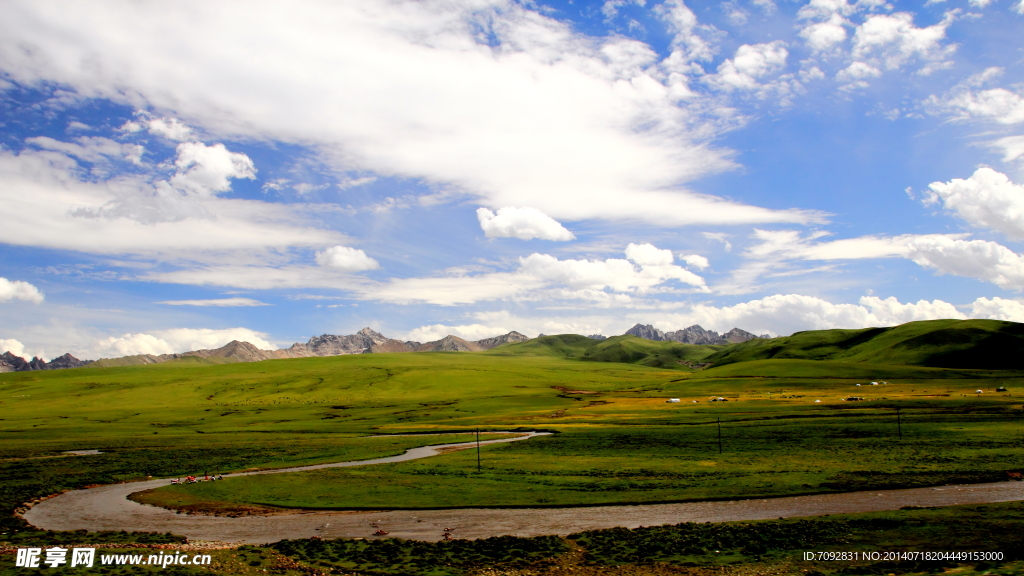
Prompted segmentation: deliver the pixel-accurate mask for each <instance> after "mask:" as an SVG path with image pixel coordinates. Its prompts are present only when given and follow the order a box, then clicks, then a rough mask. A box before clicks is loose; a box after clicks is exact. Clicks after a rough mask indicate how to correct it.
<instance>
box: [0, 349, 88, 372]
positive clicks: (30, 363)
mask: <svg viewBox="0 0 1024 576" xmlns="http://www.w3.org/2000/svg"><path fill="white" fill-rule="evenodd" d="M91 363H92V360H79V359H78V358H75V357H74V356H72V355H71V354H64V355H63V356H58V357H56V358H54V359H53V360H50V361H49V362H47V361H46V360H43V359H42V358H39V357H36V356H33V357H32V359H31V360H25V359H24V358H22V357H21V356H15V355H14V354H12V353H10V352H4V353H3V354H2V355H0V372H29V371H32V370H60V369H62V368H81V367H82V366H85V365H86V364H91Z"/></svg>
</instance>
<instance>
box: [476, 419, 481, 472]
mask: <svg viewBox="0 0 1024 576" xmlns="http://www.w3.org/2000/svg"><path fill="white" fill-rule="evenodd" d="M476 471H477V472H480V429H479V428H477V429H476Z"/></svg>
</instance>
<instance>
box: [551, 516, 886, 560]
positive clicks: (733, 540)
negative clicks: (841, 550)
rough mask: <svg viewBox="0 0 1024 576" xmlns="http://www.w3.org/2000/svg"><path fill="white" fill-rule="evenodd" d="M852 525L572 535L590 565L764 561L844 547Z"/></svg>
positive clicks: (683, 527)
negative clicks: (783, 553)
mask: <svg viewBox="0 0 1024 576" xmlns="http://www.w3.org/2000/svg"><path fill="white" fill-rule="evenodd" d="M897 524H898V523H897V522H896V521H893V520H878V521H875V522H873V523H872V528H873V529H881V528H885V529H889V528H892V527H894V526H895V525H897ZM850 532H851V526H850V525H849V523H848V522H843V521H831V522H829V521H815V520H797V521H792V522H758V523H751V524H746V523H738V524H734V523H725V524H712V523H707V524H698V523H695V522H684V523H682V524H675V525H672V526H652V527H648V528H643V527H641V528H637V529H633V530H630V529H628V528H611V529H608V530H593V531H588V532H581V533H578V534H570V535H569V539H571V540H576V541H577V543H578V544H580V545H581V546H583V547H584V548H586V550H587V553H586V557H587V559H588V560H590V561H593V562H597V563H600V564H611V565H614V564H650V563H654V562H671V563H689V562H694V561H695V560H696V559H695V558H694V557H697V556H704V557H707V556H710V557H715V556H716V555H717V556H723V557H727V556H731V555H735V554H741V555H744V556H760V555H763V554H766V553H768V552H769V551H773V550H774V551H778V550H797V549H799V550H804V549H807V550H813V549H820V548H821V547H822V546H826V545H829V544H841V543H844V542H845V541H846V540H847V538H848V537H849V535H850Z"/></svg>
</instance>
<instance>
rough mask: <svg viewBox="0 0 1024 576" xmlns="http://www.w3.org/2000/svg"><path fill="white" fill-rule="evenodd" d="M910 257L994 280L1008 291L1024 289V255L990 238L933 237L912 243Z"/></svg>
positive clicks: (944, 269)
mask: <svg viewBox="0 0 1024 576" xmlns="http://www.w3.org/2000/svg"><path fill="white" fill-rule="evenodd" d="M909 248H910V250H909V251H908V252H907V258H909V259H911V260H913V261H914V262H916V263H917V264H919V265H921V266H924V267H926V268H932V269H935V270H937V271H939V272H940V273H945V274H953V275H955V276H967V277H970V278H977V279H980V280H985V281H987V282H992V283H993V284H995V285H996V286H999V287H1000V288H1005V289H1007V290H1020V289H1024V258H1021V256H1020V255H1019V254H1017V253H1015V252H1013V251H1012V250H1010V249H1009V248H1006V247H1005V246H1003V245H1001V244H998V243H996V242H989V241H986V240H959V239H953V238H945V237H941V236H933V237H929V238H916V239H914V240H912V241H911V242H910V243H909Z"/></svg>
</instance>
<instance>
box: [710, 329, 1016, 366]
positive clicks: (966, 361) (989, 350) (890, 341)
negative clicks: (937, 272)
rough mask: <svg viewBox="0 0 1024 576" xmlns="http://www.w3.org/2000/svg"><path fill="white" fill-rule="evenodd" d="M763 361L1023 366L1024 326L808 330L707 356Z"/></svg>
mask: <svg viewBox="0 0 1024 576" xmlns="http://www.w3.org/2000/svg"><path fill="white" fill-rule="evenodd" d="M768 359H799V360H838V361H843V362H858V363H873V364H887V365H902V366H931V367H937V368H976V369H1022V368H1024V324H1018V323H1016V322H1003V321H1000V320H929V321H923V322H909V323H907V324H902V325H900V326H895V327H892V328H865V329H862V330H809V331H806V332H797V333H795V334H793V335H792V336H788V337H783V338H773V339H771V340H751V341H749V342H744V343H742V344H736V345H734V346H730V347H728V348H725V349H723V350H720V351H718V352H717V353H715V354H713V355H711V356H710V357H708V359H707V361H709V362H713V363H714V364H715V365H716V366H724V365H727V364H735V363H738V362H749V361H752V360H768Z"/></svg>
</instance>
